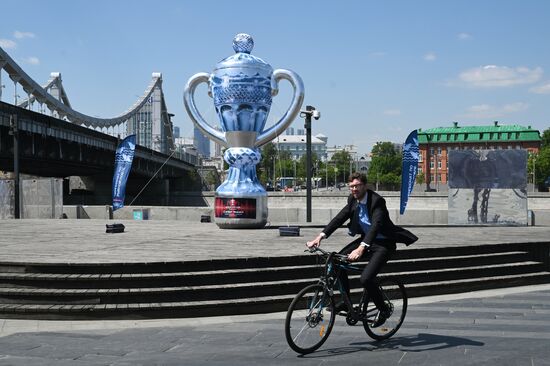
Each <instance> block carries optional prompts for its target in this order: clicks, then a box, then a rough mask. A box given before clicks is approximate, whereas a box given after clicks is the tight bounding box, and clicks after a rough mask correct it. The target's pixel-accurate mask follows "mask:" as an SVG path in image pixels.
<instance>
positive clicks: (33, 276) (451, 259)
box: [0, 242, 550, 319]
mask: <svg viewBox="0 0 550 366" xmlns="http://www.w3.org/2000/svg"><path fill="white" fill-rule="evenodd" d="M549 247H550V242H545V243H517V244H498V245H479V246H464V247H441V248H425V249H412V248H411V249H401V250H398V252H397V254H396V255H395V257H394V258H393V259H392V260H391V261H390V262H388V264H387V265H386V267H385V271H384V273H382V274H381V275H380V276H397V277H399V278H400V279H401V280H402V281H403V282H404V283H405V286H406V288H407V293H408V296H409V297H418V296H428V295H440V294H449V293H462V292H468V291H474V290H481V289H493V288H502V287H513V286H523V285H530V284H540V283H550V263H549ZM321 270H322V263H321V262H320V258H319V257H318V256H316V255H314V254H304V255H301V256H294V257H271V258H270V257H261V258H238V259H227V260H208V261H186V262H169V263H136V264H127V263H118V264H117V263H115V264H112V263H101V264H39V263H34V264H33V263H28V264H16V263H0V317H1V318H28V319H144V318H177V317H199V316H219V315H231V314H252V313H268V312H275V311H284V310H286V309H287V307H288V305H289V304H290V302H291V300H292V298H293V297H294V295H295V294H296V293H297V292H298V291H299V290H300V289H301V288H303V287H304V286H305V285H307V284H310V283H313V282H315V281H316V279H317V278H318V276H319V274H320V273H321ZM350 278H351V281H352V287H356V286H357V285H358V278H357V276H351V277H350ZM354 291H355V293H358V292H359V291H360V290H358V289H357V290H354Z"/></svg>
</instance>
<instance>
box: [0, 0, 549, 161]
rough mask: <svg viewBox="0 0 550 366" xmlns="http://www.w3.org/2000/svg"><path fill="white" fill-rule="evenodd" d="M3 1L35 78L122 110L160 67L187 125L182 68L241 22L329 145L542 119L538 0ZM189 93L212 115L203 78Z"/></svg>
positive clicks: (545, 28) (204, 58) (543, 48)
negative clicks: (297, 80)
mask: <svg viewBox="0 0 550 366" xmlns="http://www.w3.org/2000/svg"><path fill="white" fill-rule="evenodd" d="M0 14H1V15H0V19H1V22H0V47H2V48H3V49H4V50H5V51H6V52H8V54H9V55H10V56H11V57H12V58H14V59H15V60H16V62H18V64H19V65H20V66H21V67H22V69H23V70H24V71H25V72H26V73H27V74H29V75H30V76H31V77H32V78H33V79H34V80H35V81H36V82H38V83H39V84H44V83H46V81H47V80H48V78H49V76H50V73H51V72H60V73H61V75H62V79H63V86H64V88H65V90H66V91H67V94H68V96H69V99H70V101H71V105H72V107H73V109H75V110H77V111H79V112H81V113H84V114H87V115H91V116H99V117H103V118H109V117H114V116H117V115H119V114H122V113H123V112H124V111H125V110H126V109H127V108H129V107H130V106H131V105H132V104H133V103H134V102H135V101H136V100H137V99H138V97H139V96H141V95H142V94H143V93H144V91H145V89H146V88H147V86H148V85H149V82H150V81H151V78H152V76H151V75H152V73H153V72H161V73H162V76H163V91H164V95H165V99H166V103H167V106H168V109H169V112H170V113H173V114H175V117H173V121H174V123H175V125H176V126H179V127H180V129H181V134H182V135H183V136H192V134H193V133H192V130H193V125H192V122H191V121H190V119H189V117H188V116H187V113H186V112H185V109H184V106H183V98H182V95H183V90H184V87H185V84H186V82H187V80H188V79H189V78H190V77H191V76H192V75H194V74H195V73H198V72H211V71H212V70H213V69H214V68H215V66H216V63H218V62H219V61H220V60H222V59H223V58H225V57H227V56H230V55H231V54H233V53H234V51H233V49H232V40H233V37H234V35H235V34H237V33H248V34H250V35H251V36H252V37H253V38H254V43H255V46H254V50H253V51H252V54H254V55H255V56H257V57H260V58H262V59H263V60H264V61H266V62H268V63H269V64H270V65H271V66H272V67H273V68H275V69H278V68H283V69H289V70H292V71H294V72H296V73H297V74H298V75H300V77H301V78H302V80H303V82H304V85H305V100H304V107H303V108H304V109H305V106H306V105H312V106H314V107H315V108H316V109H318V110H319V111H320V112H321V118H320V119H319V120H314V121H313V124H312V134H313V135H317V134H320V133H321V134H324V135H325V136H327V137H328V145H329V146H334V145H350V144H352V145H355V146H357V149H358V152H359V153H360V154H364V153H368V152H369V151H370V150H371V148H372V146H373V145H374V144H375V143H376V142H378V141H392V142H403V141H404V140H405V138H406V136H407V135H408V134H409V132H410V131H412V130H414V129H418V128H422V129H426V128H433V127H446V126H452V124H453V122H454V121H456V122H458V124H459V125H460V126H467V125H489V124H492V123H493V121H495V120H498V121H499V123H500V124H519V125H523V126H532V127H533V128H535V129H538V130H540V132H541V133H542V131H543V130H545V129H547V128H549V127H550V41H549V40H550V22H549V21H548V19H549V18H550V1H546V0H522V1H519V0H516V1H510V0H498V1H493V0H477V1H473V0H472V1H470V0H461V1H459V0H449V1H431V0H430V1H428V0H426V1H423V0H416V1H407V0H401V1H397V0H387V1H369V0H358V1H351V0H350V1H345V0H342V1H334V0H332V1H324V0H315V1H309V0H302V1H297V0H294V1H287V0H279V1H276V2H275V1H258V0H251V1H248V0H247V1H224V0H219V1H213V0H201V1H197V0H193V1H187V0H180V1H176V0H169V1H168V0H166V1H164V0H156V1H141V0H132V1H127V0H117V1H112V0H94V1H68V0H67V1H61V0H49V1H43V0H25V1H17V2H15V1H8V0H2V1H1V5H0ZM2 83H3V84H6V88H5V89H4V92H3V98H2V99H3V100H4V101H8V102H13V85H12V83H11V81H10V80H9V79H8V77H7V75H6V73H5V72H2ZM280 89H281V92H280V94H279V95H278V96H276V97H275V98H274V101H273V105H272V108H271V112H270V115H269V119H268V125H270V124H273V123H275V122H276V121H278V120H279V119H280V118H281V116H282V115H283V114H284V113H285V111H286V110H287V109H288V106H289V104H290V100H291V95H292V89H291V85H290V84H289V83H286V82H284V81H283V82H281V83H280ZM201 93H202V94H201ZM199 94H201V95H202V96H201V95H199ZM197 99H198V101H199V109H200V110H201V112H202V114H203V115H204V116H205V118H206V119H207V120H208V122H209V123H210V124H211V125H217V124H218V121H217V117H216V115H215V114H214V109H213V104H212V100H211V99H210V98H208V97H207V96H206V88H203V89H201V88H198V89H197ZM292 126H293V127H295V128H297V129H298V128H303V126H304V121H303V119H301V118H297V119H296V120H295V121H294V123H293V125H292Z"/></svg>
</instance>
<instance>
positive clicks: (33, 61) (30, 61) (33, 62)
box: [23, 56, 40, 65]
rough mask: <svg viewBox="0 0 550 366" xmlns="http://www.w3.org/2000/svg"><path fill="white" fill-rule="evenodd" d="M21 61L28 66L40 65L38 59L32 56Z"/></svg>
mask: <svg viewBox="0 0 550 366" xmlns="http://www.w3.org/2000/svg"><path fill="white" fill-rule="evenodd" d="M23 61H24V62H25V63H27V64H29V65H40V60H39V59H38V57H34V56H31V57H27V58H26V59H24V60H23Z"/></svg>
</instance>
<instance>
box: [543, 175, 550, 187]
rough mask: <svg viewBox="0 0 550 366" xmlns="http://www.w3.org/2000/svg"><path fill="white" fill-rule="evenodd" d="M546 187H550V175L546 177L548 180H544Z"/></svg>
mask: <svg viewBox="0 0 550 366" xmlns="http://www.w3.org/2000/svg"><path fill="white" fill-rule="evenodd" d="M544 187H545V188H550V176H549V177H546V180H545V181H544Z"/></svg>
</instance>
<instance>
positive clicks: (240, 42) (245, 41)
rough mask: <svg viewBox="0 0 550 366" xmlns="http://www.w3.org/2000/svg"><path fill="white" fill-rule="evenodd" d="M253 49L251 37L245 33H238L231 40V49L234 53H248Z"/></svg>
mask: <svg viewBox="0 0 550 366" xmlns="http://www.w3.org/2000/svg"><path fill="white" fill-rule="evenodd" d="M253 48H254V40H253V39H252V36H251V35H249V34H246V33H239V34H237V35H236V36H235V38H233V49H234V50H235V52H243V53H250V52H252V49H253Z"/></svg>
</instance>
